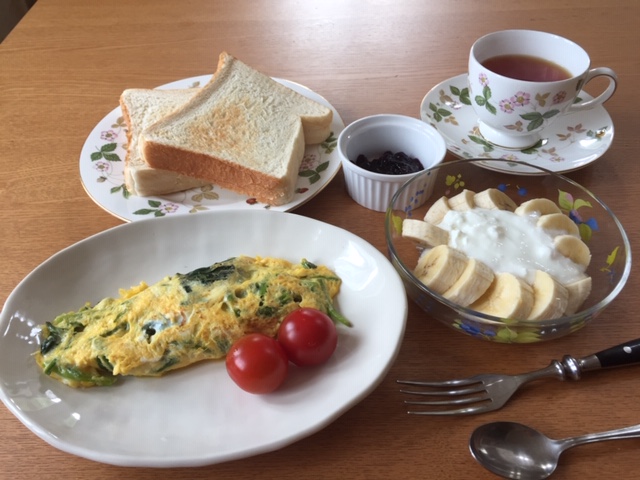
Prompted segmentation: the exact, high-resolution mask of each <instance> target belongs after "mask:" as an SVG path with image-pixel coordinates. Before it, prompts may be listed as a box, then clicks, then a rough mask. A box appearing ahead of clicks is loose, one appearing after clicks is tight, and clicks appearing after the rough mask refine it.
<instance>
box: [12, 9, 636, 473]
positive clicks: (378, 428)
mask: <svg viewBox="0 0 640 480" xmlns="http://www.w3.org/2000/svg"><path fill="white" fill-rule="evenodd" d="M639 17H640V2H635V1H632V0H628V1H618V0H613V1H609V2H603V1H602V0H582V1H558V0H537V1H535V2H532V1H528V0H522V1H516V0H514V1H509V2H507V1H497V0H494V1H491V0H488V1H482V2H479V1H476V0H452V1H442V0H414V1H398V0H378V1H371V2H359V1H353V0H352V1H347V0H335V1H324V2H315V1H303V0H279V1H272V2H267V1H264V2H260V1H257V0H256V1H253V2H251V1H245V0H234V1H219V2H210V1H206V0H185V1H170V0H166V1H151V0H137V1H135V2H125V1H117V0H102V1H100V2H98V1H86V0H39V1H38V2H37V3H36V5H35V6H34V7H33V9H32V10H31V11H30V12H29V13H28V14H27V15H26V17H25V18H24V19H23V20H22V21H21V22H20V24H19V25H18V26H17V27H16V28H15V30H14V31H13V32H12V33H11V34H10V35H9V36H8V37H7V39H6V40H5V41H4V42H3V43H2V44H1V45H0V212H1V213H0V215H1V217H0V218H1V220H0V222H1V223H0V245H2V250H1V254H0V272H2V274H1V275H0V302H3V303H4V301H5V300H6V298H7V296H8V295H9V294H10V292H11V291H12V290H13V288H15V286H16V285H17V284H18V282H19V281H20V280H21V279H22V278H23V277H25V276H26V275H27V274H28V273H29V272H30V271H31V270H32V269H33V268H35V267H36V266H37V265H38V264H40V263H41V262H43V261H44V260H46V259H47V258H48V257H49V256H51V255H52V254H54V253H56V252H57V251H59V250H60V249H63V248H65V247H67V246H69V245H72V244H73V243H75V242H77V241H79V240H82V239H84V238H86V237H88V236H90V235H92V234H95V233H98V232H101V231H103V230H105V229H107V228H109V227H113V226H116V225H119V224H121V223H122V221H121V220H119V219H117V218H115V217H113V216H112V215H110V214H109V213H107V212H106V211H103V210H102V209H101V208H100V207H99V206H98V205H96V204H95V203H94V202H93V201H92V200H91V199H90V198H89V197H88V196H87V194H86V193H85V191H84V189H83V187H82V185H81V181H80V176H79V171H78V159H79V153H80V149H81V148H82V145H83V143H84V141H85V139H86V137H87V135H88V134H89V132H90V131H91V130H92V129H93V127H94V126H95V124H96V123H97V122H98V121H99V120H100V119H102V117H103V116H104V115H106V114H107V113H108V112H109V111H111V110H112V109H113V108H114V107H115V106H116V105H117V101H118V97H119V95H120V93H121V92H122V90H123V89H124V88H127V87H154V86H157V85H160V84H164V83H167V82H170V81H173V80H177V79H181V78H185V77H190V76H194V75H201V74H206V73H211V72H212V71H213V69H214V68H215V65H216V61H217V56H218V54H219V53H220V52H221V51H222V50H227V51H229V52H230V53H232V54H234V55H235V56H237V57H239V58H241V59H242V60H244V61H245V62H246V63H248V64H250V65H252V66H254V67H255V68H258V69H260V70H262V71H263V72H265V73H267V74H269V75H272V76H277V77H281V78H286V79H290V80H293V81H296V82H299V83H301V84H303V85H306V86H308V87H309V88H311V89H313V90H315V91H316V92H318V93H319V94H321V95H323V96H324V97H325V98H327V99H328V100H329V101H330V102H331V103H332V104H333V105H334V106H335V107H336V109H337V110H338V111H339V112H340V114H341V115H342V117H343V119H344V121H345V122H346V123H349V122H352V121H354V120H356V119H358V118H360V117H363V116H365V115H369V114H374V113H382V112H387V113H400V114H406V115H411V116H418V112H419V105H420V102H421V100H422V98H423V96H424V95H425V93H426V92H427V91H428V90H429V89H430V88H431V87H433V86H434V85H436V84H437V83H439V82H441V81H443V80H445V79H447V78H449V77H452V76H454V75H458V74H460V73H463V72H464V71H465V69H466V62H467V53H468V50H469V47H470V46H471V44H472V42H473V40H474V39H476V38H477V37H479V36H481V35H482V34H485V33H488V32H490V31H494V30H498V29H505V28H533V29H540V30H547V31H552V32H555V33H558V34H561V35H564V36H567V37H569V38H571V39H573V40H575V41H576V42H578V43H580V44H581V45H582V46H583V47H585V49H586V50H587V51H588V52H589V53H590V54H591V57H592V63H593V65H594V66H602V65H604V66H609V67H611V68H613V69H614V70H615V71H616V72H617V73H618V75H619V88H618V91H617V92H616V94H615V95H614V97H613V98H612V99H611V100H610V101H609V102H608V103H607V104H606V108H607V111H608V112H609V113H610V115H611V117H612V119H613V122H614V124H615V139H614V143H613V145H612V147H611V148H610V150H609V151H608V152H607V153H606V154H605V155H604V156H603V157H602V158H601V159H599V160H598V161H596V162H594V163H592V164H591V165H589V166H587V167H586V168H584V169H582V170H579V171H576V172H572V173H569V174H568V176H569V177H570V178H572V179H574V180H576V181H578V182H580V183H582V184H583V185H586V186H587V187H589V188H590V189H592V191H594V192H595V193H596V194H597V195H599V196H600V198H601V199H602V200H604V202H605V203H606V204H608V205H609V206H610V207H611V208H612V209H613V211H614V212H615V213H616V214H617V215H618V216H619V218H620V220H621V222H622V224H623V225H624V226H625V227H626V230H627V232H628V234H629V236H630V238H631V243H632V247H633V254H634V255H637V254H638V253H640V250H639V249H638V243H637V239H638V235H639V234H640V232H639V229H640V215H638V210H637V182H638V180H639V179H640V159H639V158H638V152H637V145H638V126H639V125H640V118H639V113H638V112H640V109H639V105H640V59H639V55H638V47H637V46H638V44H640V28H638V23H637V19H638V18H639ZM448 158H453V157H451V156H449V157H448ZM296 213H298V214H302V215H306V216H309V217H312V218H315V219H318V220H322V221H325V222H329V223H332V224H334V225H337V226H339V227H343V228H345V229H347V230H349V231H351V232H353V233H355V234H357V235H359V236H360V237H362V238H364V239H365V240H367V241H368V242H370V243H372V244H373V245H374V246H375V247H377V248H379V249H380V250H381V251H383V252H386V247H385V242H384V234H383V227H382V222H383V214H382V213H376V212H372V211H369V210H366V209H364V208H362V207H360V206H358V205H357V204H355V203H354V202H353V201H352V200H351V199H350V198H349V196H348V195H347V192H346V190H345V186H344V181H343V178H342V173H339V174H338V175H337V176H336V178H335V179H334V181H332V182H331V183H330V184H329V185H328V186H327V188H325V189H324V190H323V191H322V192H321V193H320V194H319V195H318V196H317V197H315V198H314V199H313V200H312V201H310V202H309V203H307V204H306V205H304V206H302V207H300V208H298V209H297V210H296ZM636 258H638V257H636ZM638 282H639V281H638V269H637V267H635V266H634V267H633V269H632V274H631V278H630V280H629V282H628V284H627V286H626V288H625V289H624V291H623V292H622V293H621V294H620V296H619V297H618V298H617V299H616V301H615V302H614V303H613V304H612V305H611V306H610V307H609V308H608V309H607V310H606V312H605V314H604V315H603V316H601V317H600V318H598V319H597V320H596V321H595V322H594V323H593V324H591V325H589V326H588V327H587V328H585V329H583V330H582V331H580V332H578V333H577V334H575V335H573V336H570V337H565V338H564V339H560V340H556V341H553V342H548V343H543V344H535V345H498V344H492V343H487V342H483V341H480V340H477V339H473V338H470V337H466V336H464V335H461V334H459V333H455V332H453V331H452V330H449V329H448V328H447V327H445V326H443V325H441V324H439V323H437V322H436V321H435V320H433V319H431V318H429V317H428V316H426V315H425V314H424V313H422V312H421V311H420V310H419V309H418V308H417V307H416V306H415V305H414V304H413V303H411V304H410V309H409V318H408V324H407V329H406V336H405V339H404V342H403V343H402V347H401V350H400V353H399V356H398V357H397V360H396V362H395V363H394V365H393V366H392V368H391V369H390V371H389V374H388V375H387V377H386V378H385V379H384V380H383V381H382V383H381V384H380V385H379V387H378V388H377V389H376V390H375V391H374V392H373V393H372V394H371V395H369V396H368V397H367V398H366V399H364V400H363V401H362V402H361V403H359V404H358V405H356V406H354V407H353V408H352V409H350V410H349V411H348V412H347V413H345V414H344V415H343V416H341V417H340V418H339V419H337V420H336V421H335V422H334V423H332V424H331V425H329V426H328V427H327V428H325V429H323V430H322V431H320V432H318V433H316V434H313V435H311V436H310V437H308V438H305V439H302V440H300V441H298V442H297V443H295V444H292V445H290V446H287V447H285V448H283V449H281V450H279V451H275V452H272V453H267V454H263V455H259V456H256V457H252V458H247V459H244V460H238V461H233V462H229V463H225V464H219V465H212V466H208V467H201V468H193V469H175V470H163V471H159V470H154V469H133V468H123V467H116V466H109V465H103V464H99V463H94V462H92V461H89V460H85V459H82V458H77V457H74V456H72V455H68V454H66V453H63V452H61V451H58V450H56V449H55V448H53V447H51V446H49V445H48V444H46V443H45V442H44V441H42V440H40V439H39V438H38V437H36V436H35V435H34V434H32V433H31V432H30V431H29V430H28V429H27V428H26V427H25V426H23V425H22V424H21V423H20V422H19V421H18V420H17V419H16V418H14V417H13V415H12V414H11V413H10V412H9V411H8V410H7V409H6V408H4V407H1V408H0V432H2V434H1V440H0V478H2V479H5V478H6V479H32V478H40V479H43V478H47V479H56V478H59V479H69V478H100V479H119V480H124V479H128V478H136V479H138V478H142V479H144V478H165V477H166V478H173V479H197V478H248V477H252V478H254V477H255V478H258V477H265V478H266V477H268V478H271V477H275V476H278V477H280V478H344V479H349V478H398V479H408V478H431V479H468V478H473V479H484V478H486V479H489V478H495V477H494V476H493V475H491V474H489V473H487V472H485V471H484V470H483V469H482V468H481V467H480V466H479V465H478V464H477V463H476V462H475V461H474V460H473V458H472V457H471V455H470V454H469V451H468V448H467V440H468V438H469V435H470V433H471V431H472V430H473V429H474V428H475V427H476V426H478V425H480V424H483V423H485V422H489V421H493V420H512V421H520V422H524V423H527V424H530V425H532V426H534V427H537V428H539V429H541V430H543V431H544V432H546V433H547V434H548V435H550V436H553V437H556V438H560V437H564V436H570V435H574V434H582V433H586V432H590V431H599V430H606V429H610V428H616V427H622V426H626V425H632V424H636V423H640V410H639V409H638V397H639V396H640V384H639V383H638V380H637V379H638V370H637V369H635V368H633V367H630V368H626V369H619V370H612V371H609V372H598V373H593V374H590V375H588V376H586V377H585V378H583V380H581V381H580V382H575V383H573V382H572V383H560V382H556V381H548V382H543V383H540V384H539V385H538V386H537V387H536V388H531V389H528V390H527V391H526V392H525V393H523V394H521V395H519V396H518V397H517V398H516V399H515V400H513V401H512V402H511V403H510V404H509V405H508V406H506V407H505V408H504V409H502V410H501V411H498V412H494V413H490V414H486V415H483V416H471V417H463V418H460V417H457V418H427V417H415V416H409V415H407V414H406V413H405V407H404V406H403V404H402V400H403V397H402V396H401V395H400V394H399V393H398V386H397V385H396V383H395V381H396V379H397V378H400V377H402V378H417V377H422V378H426V377H428V378H448V377H459V376H467V375H470V374H474V373H480V372H485V371H501V372H505V373H516V372H519V371H526V370H530V369H534V368H539V367H542V366H545V365H546V364H547V363H548V362H549V361H550V360H551V359H553V358H560V357H561V356H562V355H563V354H566V353H571V354H574V355H577V356H584V355H586V354H590V353H592V352H594V351H597V350H600V349H602V348H604V347H607V346H609V345H612V344H614V343H618V342H622V341H625V340H628V339H631V338H635V337H640V321H639V319H638V312H639V311H640V296H639V295H638V293H637V291H638ZM639 442H640V440H626V441H619V442H608V443H600V444H596V445H588V446H583V447H580V448H577V449H575V450H572V451H569V452H567V453H565V455H564V456H563V458H562V462H561V465H560V467H559V469H558V470H557V473H556V476H555V478H567V479H585V478H593V479H605V478H633V477H634V476H635V475H636V474H637V472H638V470H639V468H640V460H639V458H640V457H639V456H638V447H639V446H640V443H639Z"/></svg>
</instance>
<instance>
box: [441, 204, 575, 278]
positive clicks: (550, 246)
mask: <svg viewBox="0 0 640 480" xmlns="http://www.w3.org/2000/svg"><path fill="white" fill-rule="evenodd" d="M539 218H540V216H539V215H535V214H534V215H514V213H513V212H510V211H507V210H497V209H491V210H489V209H483V208H474V209H470V210H463V211H457V210H450V211H448V212H447V213H446V215H445V216H444V218H443V219H442V221H441V222H440V223H439V224H438V227H440V228H442V229H444V230H447V231H448V232H449V246H450V247H453V248H456V249H458V250H460V251H461V252H463V253H465V254H466V255H467V256H468V257H470V258H475V259H477V260H480V261H482V262H484V263H485V264H486V265H487V266H489V267H490V268H492V269H493V271H495V272H508V273H512V274H513V275H515V276H517V277H520V278H522V279H524V280H525V281H526V282H528V283H532V282H533V279H534V276H535V271H536V270H543V271H546V272H548V273H549V274H550V275H552V276H553V277H554V278H556V279H557V280H558V281H559V282H560V283H562V284H565V285H566V284H569V283H571V282H574V281H577V280H580V279H581V278H584V272H585V267H584V266H582V265H579V264H577V263H575V262H573V261H572V260H571V259H569V258H567V257H565V256H564V255H562V254H560V253H559V252H558V250H557V249H556V247H555V245H554V241H553V236H552V235H551V233H550V232H548V231H546V230H544V229H542V228H540V227H538V226H537V221H538V219H539Z"/></svg>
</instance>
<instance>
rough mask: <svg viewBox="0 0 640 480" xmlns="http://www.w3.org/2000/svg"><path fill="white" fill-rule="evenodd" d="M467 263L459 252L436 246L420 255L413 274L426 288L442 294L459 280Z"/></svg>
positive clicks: (466, 259) (445, 246) (463, 255)
mask: <svg viewBox="0 0 640 480" xmlns="http://www.w3.org/2000/svg"><path fill="white" fill-rule="evenodd" d="M467 262H468V258H467V256H466V255H465V254H464V253H462V252H460V251H459V250H456V249H455V248H451V247H449V246H448V245H438V246H437V247H433V248H432V249H430V250H425V251H424V252H423V253H422V255H420V259H419V260H418V265H417V266H416V269H415V271H414V273H415V275H416V277H418V279H419V280H420V281H421V282H422V283H424V284H425V285H426V286H427V287H428V288H430V289H431V290H433V291H434V292H436V293H439V294H443V293H444V292H446V291H447V290H449V288H451V286H452V285H453V284H454V283H455V282H456V280H458V278H460V275H462V272H463V271H464V269H465V267H466V266H467Z"/></svg>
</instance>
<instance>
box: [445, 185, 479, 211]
mask: <svg viewBox="0 0 640 480" xmlns="http://www.w3.org/2000/svg"><path fill="white" fill-rule="evenodd" d="M475 196H476V192H472V191H471V190H467V189H466V188H465V189H464V190H463V191H461V192H460V193H459V194H457V195H455V196H453V197H451V198H450V199H449V208H451V210H456V211H459V212H461V211H464V210H471V209H472V208H474V207H475V206H476V204H475V202H474V200H473V199H474V197H475Z"/></svg>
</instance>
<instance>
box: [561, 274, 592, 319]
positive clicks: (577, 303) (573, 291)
mask: <svg viewBox="0 0 640 480" xmlns="http://www.w3.org/2000/svg"><path fill="white" fill-rule="evenodd" d="M591 284H592V280H591V277H585V278H583V279H581V280H577V281H575V282H572V283H568V284H566V285H565V288H566V289H567V293H568V302H567V306H566V307H565V309H564V313H565V315H573V314H574V313H576V312H577V311H578V309H579V308H580V307H581V306H582V304H583V303H584V301H585V300H586V299H587V297H588V296H589V294H590V293H591Z"/></svg>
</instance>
